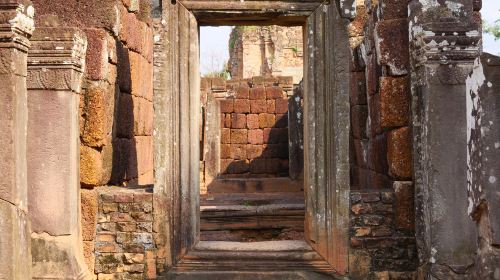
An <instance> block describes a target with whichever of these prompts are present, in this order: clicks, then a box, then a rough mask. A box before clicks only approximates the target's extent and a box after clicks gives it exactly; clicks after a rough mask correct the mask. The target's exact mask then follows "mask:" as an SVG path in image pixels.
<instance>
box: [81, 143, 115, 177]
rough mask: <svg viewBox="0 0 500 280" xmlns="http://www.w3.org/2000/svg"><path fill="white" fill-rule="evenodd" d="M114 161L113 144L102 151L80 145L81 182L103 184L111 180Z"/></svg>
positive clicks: (104, 147)
mask: <svg viewBox="0 0 500 280" xmlns="http://www.w3.org/2000/svg"><path fill="white" fill-rule="evenodd" d="M112 161H113V147H112V146H111V144H108V145H105V146H103V149H102V150H101V151H98V150H95V149H93V148H90V147H87V146H83V145H82V146H80V182H81V183H82V184H84V185H88V186H101V185H105V184H106V183H108V182H109V179H110V178H111V169H112Z"/></svg>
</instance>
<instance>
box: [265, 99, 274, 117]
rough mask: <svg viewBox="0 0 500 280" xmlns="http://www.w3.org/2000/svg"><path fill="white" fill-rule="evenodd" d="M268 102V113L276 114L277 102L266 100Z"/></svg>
mask: <svg viewBox="0 0 500 280" xmlns="http://www.w3.org/2000/svg"><path fill="white" fill-rule="evenodd" d="M266 102H267V110H266V112H267V113H270V114H274V113H275V112H276V101H274V100H266Z"/></svg>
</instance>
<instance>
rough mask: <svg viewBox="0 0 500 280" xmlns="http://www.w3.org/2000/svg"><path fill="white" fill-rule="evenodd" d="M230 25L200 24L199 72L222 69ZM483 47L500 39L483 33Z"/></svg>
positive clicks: (499, 13)
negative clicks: (213, 25)
mask: <svg viewBox="0 0 500 280" xmlns="http://www.w3.org/2000/svg"><path fill="white" fill-rule="evenodd" d="M481 13H482V15H483V19H484V20H486V21H487V22H489V23H493V22H494V21H495V20H499V19H500V1H499V0H483V9H482V10H481ZM231 30H232V27H231V26H221V27H212V26H202V27H201V30H200V54H201V65H200V66H201V69H200V70H201V73H202V75H203V74H206V73H208V72H211V71H214V70H217V69H223V65H224V63H225V62H226V61H227V60H228V59H229V51H228V44H229V34H231ZM483 48H484V51H485V52H489V53H492V54H498V55H500V40H497V41H495V40H494V38H493V36H492V35H489V34H484V35H483Z"/></svg>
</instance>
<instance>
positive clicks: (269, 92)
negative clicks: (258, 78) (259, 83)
mask: <svg viewBox="0 0 500 280" xmlns="http://www.w3.org/2000/svg"><path fill="white" fill-rule="evenodd" d="M266 98H267V99H279V98H283V89H282V88H281V87H278V86H272V87H266Z"/></svg>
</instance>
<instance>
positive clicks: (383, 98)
mask: <svg viewBox="0 0 500 280" xmlns="http://www.w3.org/2000/svg"><path fill="white" fill-rule="evenodd" d="M409 95H410V94H409V85H408V78H407V77H398V78H393V77H382V78H381V79H380V125H381V127H382V128H391V127H398V126H405V125H407V124H408V121H409V116H410V112H409V110H410V100H409V99H410V97H409Z"/></svg>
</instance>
